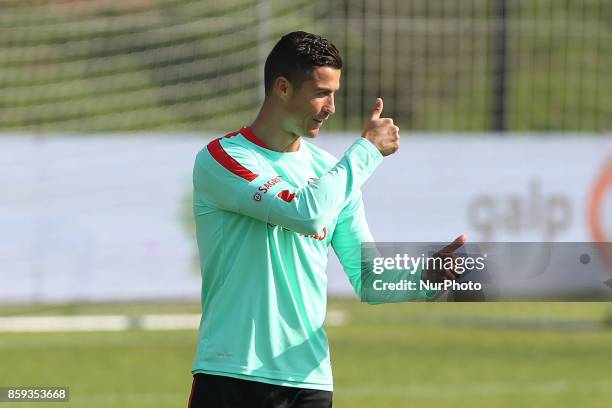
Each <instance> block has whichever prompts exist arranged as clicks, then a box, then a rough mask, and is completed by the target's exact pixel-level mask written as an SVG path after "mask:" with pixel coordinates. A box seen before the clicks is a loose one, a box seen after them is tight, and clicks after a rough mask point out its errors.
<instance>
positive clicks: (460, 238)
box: [440, 234, 467, 254]
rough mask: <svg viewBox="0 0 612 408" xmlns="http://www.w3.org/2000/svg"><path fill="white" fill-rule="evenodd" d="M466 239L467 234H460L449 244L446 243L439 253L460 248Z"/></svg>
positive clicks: (446, 252)
mask: <svg viewBox="0 0 612 408" xmlns="http://www.w3.org/2000/svg"><path fill="white" fill-rule="evenodd" d="M466 241H467V236H466V235H465V234H461V235H459V236H458V237H457V238H455V240H454V241H453V242H451V243H450V244H449V245H447V246H445V247H444V248H442V250H441V251H440V253H442V254H450V253H453V252H455V251H456V250H458V249H459V248H461V247H462V246H463V244H465V242H466Z"/></svg>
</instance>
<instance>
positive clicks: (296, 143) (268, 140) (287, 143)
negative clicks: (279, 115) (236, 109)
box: [249, 108, 302, 152]
mask: <svg viewBox="0 0 612 408" xmlns="http://www.w3.org/2000/svg"><path fill="white" fill-rule="evenodd" d="M275 116H276V115H272V114H268V113H267V110H266V109H265V108H262V110H261V111H260V112H259V114H258V115H257V118H255V121H253V123H252V124H251V126H249V128H250V129H251V131H252V132H253V133H254V134H255V136H257V137H258V138H259V139H260V140H261V141H262V142H264V143H265V144H266V145H267V146H268V147H269V148H270V149H271V150H274V151H277V152H296V151H298V149H299V148H300V144H301V139H302V138H301V137H300V136H298V135H296V134H294V133H290V132H287V131H285V130H283V129H282V127H281V124H280V123H279V122H278V121H276V120H274V117H275Z"/></svg>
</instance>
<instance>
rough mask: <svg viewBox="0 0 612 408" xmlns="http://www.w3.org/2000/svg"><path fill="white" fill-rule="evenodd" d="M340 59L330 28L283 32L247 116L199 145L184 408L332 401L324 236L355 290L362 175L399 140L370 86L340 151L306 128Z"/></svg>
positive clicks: (324, 104)
mask: <svg viewBox="0 0 612 408" xmlns="http://www.w3.org/2000/svg"><path fill="white" fill-rule="evenodd" d="M341 68H342V59H341V57H340V54H339V52H338V50H337V49H336V47H335V46H334V45H333V44H332V43H330V42H329V41H327V40H326V39H324V38H321V37H319V36H317V35H313V34H309V33H305V32H293V33H289V34H287V35H285V36H284V37H282V38H281V40H280V41H279V42H278V43H277V44H276V45H275V46H274V48H273V49H272V51H271V53H270V55H269V56H268V58H267V60H266V65H265V94H266V97H265V101H264V102H263V106H262V107H261V110H260V112H259V114H258V115H257V118H256V119H255V121H254V122H253V123H252V124H251V125H250V126H248V127H244V128H242V129H240V130H239V131H237V132H233V133H230V134H228V135H227V136H225V137H223V138H219V139H216V140H214V141H212V142H211V143H210V144H208V146H206V148H204V149H202V151H200V152H199V154H198V155H197V158H196V162H195V166H194V173H193V177H194V213H195V217H196V235H197V240H198V247H199V250H200V259H201V268H202V320H201V325H200V331H199V343H198V348H197V352H196V357H195V361H194V363H193V369H192V372H193V374H194V381H193V385H192V391H191V396H190V401H189V406H190V407H193V408H196V407H214V408H221V407H294V408H298V407H299V408H307V407H308V408H310V407H312V408H315V407H316V408H322V407H331V406H332V388H333V383H332V375H331V366H330V360H329V349H328V342H327V336H326V334H325V330H324V327H323V323H324V319H325V311H326V300H327V299H326V289H327V276H326V263H327V257H328V246H329V245H330V244H331V246H332V247H333V248H334V251H335V252H336V253H337V255H338V257H339V259H340V261H341V263H342V265H343V268H344V270H345V271H346V273H347V275H348V277H349V280H350V282H351V284H352V285H353V287H354V288H355V290H356V292H357V293H360V287H361V281H360V275H361V271H360V268H361V265H360V244H361V242H365V241H370V242H371V241H373V238H372V236H371V234H370V232H369V229H368V225H367V222H366V219H365V215H364V208H363V202H362V199H361V192H360V187H361V186H362V184H363V183H364V182H365V180H366V179H367V178H368V177H369V176H370V175H371V174H372V172H373V171H374V169H375V168H376V167H377V166H378V165H379V164H380V162H381V161H382V159H383V157H384V156H387V155H390V154H392V153H394V152H396V151H397V150H398V148H399V128H398V127H397V126H396V125H394V123H393V120H391V119H389V118H381V114H382V111H383V101H382V99H380V98H378V99H377V100H376V103H375V106H374V109H373V111H372V114H371V115H370V117H369V118H368V119H367V121H366V124H365V127H364V130H363V134H362V137H360V138H358V139H357V140H356V141H355V142H354V143H353V144H352V145H351V147H349V149H348V150H347V151H346V153H345V154H344V156H343V157H342V158H341V159H340V160H339V161H338V160H337V159H336V158H334V157H333V156H331V155H330V154H328V153H326V152H324V151H322V150H321V149H319V148H317V147H315V146H314V145H312V144H310V143H308V142H306V140H304V139H305V138H314V137H316V136H317V135H318V134H319V130H320V129H321V126H322V125H323V123H324V122H325V121H326V120H327V119H328V118H329V117H330V116H331V115H332V114H333V113H334V111H335V105H334V96H335V94H336V92H337V91H338V89H339V87H340V73H341ZM462 240H463V238H461V237H460V239H459V241H457V242H456V244H455V246H454V247H453V248H451V249H455V247H456V246H460V244H461V242H462ZM460 241H461V242H460ZM449 277H450V278H452V277H453V276H452V275H449ZM426 295H427V294H424V293H421V294H419V297H425V296H426Z"/></svg>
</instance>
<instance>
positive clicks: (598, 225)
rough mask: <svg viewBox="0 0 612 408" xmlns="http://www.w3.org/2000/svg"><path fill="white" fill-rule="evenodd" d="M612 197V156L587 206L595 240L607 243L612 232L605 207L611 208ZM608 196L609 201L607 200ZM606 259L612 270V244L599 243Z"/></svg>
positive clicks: (611, 237) (605, 164)
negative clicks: (606, 225) (607, 229)
mask: <svg viewBox="0 0 612 408" xmlns="http://www.w3.org/2000/svg"><path fill="white" fill-rule="evenodd" d="M610 197H612V156H611V157H609V158H608V161H607V162H606V163H604V166H603V170H602V171H601V173H600V174H599V176H598V177H597V180H596V181H595V185H594V186H593V190H592V191H591V195H590V197H589V202H588V207H587V219H588V224H589V228H590V230H591V237H592V238H593V241H594V242H600V243H606V242H610V241H612V234H609V233H607V232H606V228H605V223H606V221H607V222H608V223H609V222H610V212H609V211H608V212H607V213H606V215H607V217H608V218H607V219H606V218H605V217H604V209H605V208H610V206H612V203H611V202H610V200H611V198H610ZM606 198H607V199H608V201H607V202H606ZM598 248H599V250H600V252H601V255H602V257H603V259H604V261H605V262H606V263H607V264H608V267H609V268H610V271H612V251H611V250H610V248H611V247H610V245H603V244H601V245H598Z"/></svg>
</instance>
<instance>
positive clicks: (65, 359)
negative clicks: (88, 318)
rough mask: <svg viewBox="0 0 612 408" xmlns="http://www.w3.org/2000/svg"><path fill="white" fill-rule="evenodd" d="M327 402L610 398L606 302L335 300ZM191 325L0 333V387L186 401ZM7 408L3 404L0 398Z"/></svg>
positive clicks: (548, 402)
mask: <svg viewBox="0 0 612 408" xmlns="http://www.w3.org/2000/svg"><path fill="white" fill-rule="evenodd" d="M329 307H330V309H331V310H336V311H341V312H343V313H344V315H345V317H346V318H347V321H346V323H345V324H343V325H333V326H329V327H328V329H327V331H328V334H329V338H330V342H331V352H332V363H333V367H334V376H335V384H336V385H335V393H334V406H335V407H340V408H342V407H351V408H361V407H363V408H365V407H368V408H371V407H415V406H444V407H490V406H495V407H575V406H578V405H580V406H587V407H605V406H610V395H611V392H612V372H611V371H610V367H611V364H610V363H611V360H610V357H609V356H610V352H609V350H610V344H611V341H612V330H609V329H608V328H606V326H604V325H603V324H602V322H603V320H604V318H605V316H606V315H607V313H608V312H609V311H610V308H609V306H608V305H607V304H605V303H565V304H563V303H537V304H536V303H511V304H509V303H482V304H466V303H464V304H458V303H405V304H396V305H381V306H368V305H363V304H360V303H358V302H357V301H349V300H333V301H331V302H330V305H329ZM197 311H198V306H197V305H193V304H162V305H121V304H116V305H83V306H62V307H35V306H27V307H4V308H1V309H0V315H4V316H7V315H13V316H14V315H29V314H35V315H41V314H49V315H56V314H92V313H101V314H102V313H103V314H111V313H123V314H143V313H184V312H197ZM195 341H196V332H195V331H191V330H182V331H141V330H130V331H125V332H88V333H45V334H39V333H23V334H18V333H14V334H7V333H2V334H0V361H1V367H2V368H1V369H0V386H9V385H10V386H14V385H21V386H28V385H30V386H35V385H47V386H50V385H55V386H60V385H65V386H69V387H70V392H71V400H70V402H69V403H66V404H61V403H36V404H28V403H20V404H14V406H17V407H26V406H34V407H45V406H49V407H60V406H66V407H73V408H76V407H117V408H119V407H121V408H125V407H185V406H186V403H187V398H188V394H189V390H190V385H191V376H190V373H189V369H190V366H191V359H192V356H193V353H194V347H195ZM5 406H6V407H8V406H12V405H11V404H8V403H1V404H0V408H1V407H5Z"/></svg>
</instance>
